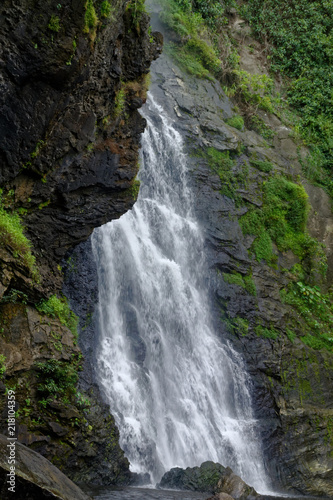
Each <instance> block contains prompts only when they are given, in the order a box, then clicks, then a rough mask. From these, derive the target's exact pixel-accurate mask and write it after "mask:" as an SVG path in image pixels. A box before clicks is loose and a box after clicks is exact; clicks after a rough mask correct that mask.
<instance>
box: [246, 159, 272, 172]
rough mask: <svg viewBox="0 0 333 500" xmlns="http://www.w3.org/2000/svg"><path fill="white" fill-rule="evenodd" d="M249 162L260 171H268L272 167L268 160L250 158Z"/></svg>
mask: <svg viewBox="0 0 333 500" xmlns="http://www.w3.org/2000/svg"><path fill="white" fill-rule="evenodd" d="M250 164H251V165H252V167H255V168H257V169H258V170H261V172H266V173H268V172H270V171H271V170H272V169H273V164H272V163H271V162H270V161H261V160H250Z"/></svg>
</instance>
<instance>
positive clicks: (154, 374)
mask: <svg viewBox="0 0 333 500" xmlns="http://www.w3.org/2000/svg"><path fill="white" fill-rule="evenodd" d="M144 115H145V117H146V119H147V122H148V123H147V129H146V131H145V133H144V135H143V139H142V159H141V169H140V174H139V176H140V180H141V189H140V194H139V197H138V200H137V202H136V204H135V206H134V207H133V209H132V210H131V211H129V212H128V213H126V214H125V215H124V216H123V217H121V218H120V219H119V220H118V221H113V222H111V223H109V224H106V225H105V226H103V227H101V228H99V229H98V230H95V232H94V235H93V248H94V255H95V259H96V262H97V268H98V270H99V271H98V272H99V325H100V344H99V349H98V353H97V373H98V377H99V382H100V385H101V387H102V389H103V391H104V393H105V396H106V398H107V399H108V401H109V402H110V405H111V410H112V413H113V415H114V416H115V418H116V421H117V424H118V426H119V429H120V435H121V446H122V448H123V449H124V450H125V453H126V455H127V457H128V458H129V460H130V462H131V466H132V470H134V471H136V472H143V471H144V472H146V471H149V472H150V473H151V475H152V476H153V478H154V479H156V480H158V479H159V478H160V477H161V475H162V474H163V473H164V472H165V471H166V470H168V469H170V468H171V467H174V466H180V467H188V466H195V465H200V464H201V462H203V461H205V460H213V461H216V462H220V463H222V464H224V465H228V466H230V467H231V468H232V469H233V470H234V471H235V472H237V473H238V474H239V475H240V476H241V477H242V478H243V479H244V480H245V481H247V482H248V483H250V484H252V485H253V486H254V487H255V488H257V489H258V490H259V491H265V490H267V488H266V484H265V472H264V468H263V465H262V463H263V461H262V456H261V451H260V446H258V444H257V437H256V421H255V420H254V418H253V415H252V411H251V399H250V394H249V391H248V388H247V386H248V382H247V374H246V371H245V368H244V364H243V362H242V359H241V357H240V356H239V354H237V353H236V352H235V351H234V350H233V349H232V347H231V346H230V345H228V344H223V343H222V342H221V340H220V339H218V338H217V337H216V335H215V333H214V331H213V329H212V326H211V320H210V312H209V305H208V296H207V295H208V294H207V291H206V290H205V286H204V282H203V278H202V276H203V275H204V274H205V273H204V269H205V258H204V253H203V237H202V234H201V231H200V228H199V226H198V224H197V222H196V221H195V218H194V211H193V203H194V200H193V195H192V193H191V190H190V189H189V186H188V183H187V180H188V173H187V166H186V156H185V155H184V153H183V148H182V139H181V136H180V134H179V133H178V132H177V131H176V130H175V129H174V127H173V125H172V122H171V120H170V119H169V118H168V117H167V116H166V115H165V114H164V111H163V109H162V108H161V107H160V106H159V105H158V104H157V103H156V102H154V100H153V98H152V97H151V96H150V97H149V100H148V104H147V105H146V109H145V111H144Z"/></svg>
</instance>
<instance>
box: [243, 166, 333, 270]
mask: <svg viewBox="0 0 333 500" xmlns="http://www.w3.org/2000/svg"><path fill="white" fill-rule="evenodd" d="M307 199H308V197H307V194H306V192H305V190H304V188H303V186H300V185H298V184H295V183H294V182H291V181H288V180H287V179H285V178H284V177H283V176H281V175H279V176H274V177H271V178H270V179H269V180H268V181H267V182H265V183H264V184H263V205H262V207H261V208H260V209H259V208H251V209H250V210H249V211H248V212H247V213H246V214H245V215H244V216H243V217H242V218H241V219H240V224H241V227H242V230H243V233H244V234H252V235H256V236H257V237H256V239H255V240H254V242H253V245H252V250H253V253H254V254H255V256H256V259H257V260H258V261H261V260H262V259H264V260H266V261H267V262H268V263H270V264H273V263H274V262H275V261H276V259H277V257H276V255H275V254H274V252H273V242H274V243H275V244H276V246H277V248H278V249H279V250H280V251H281V252H285V251H287V250H292V251H293V253H294V254H295V255H297V256H298V257H299V258H300V260H301V261H302V262H303V264H304V265H306V266H307V267H308V272H309V273H310V274H311V272H320V273H321V274H322V275H325V272H326V260H325V256H324V253H323V250H322V248H321V246H320V244H319V243H318V242H317V240H315V239H314V238H311V237H310V236H309V235H308V234H307V232H306V222H307V215H308V201H307Z"/></svg>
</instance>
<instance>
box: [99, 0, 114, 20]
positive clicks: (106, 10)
mask: <svg viewBox="0 0 333 500" xmlns="http://www.w3.org/2000/svg"><path fill="white" fill-rule="evenodd" d="M112 11H113V8H112V7H111V4H110V2H108V0H104V1H103V2H102V5H101V17H102V18H105V19H107V18H109V17H111V14H112Z"/></svg>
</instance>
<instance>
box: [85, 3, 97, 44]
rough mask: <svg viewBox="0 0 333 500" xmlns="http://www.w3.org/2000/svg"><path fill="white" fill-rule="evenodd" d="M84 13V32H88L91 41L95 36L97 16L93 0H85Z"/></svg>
mask: <svg viewBox="0 0 333 500" xmlns="http://www.w3.org/2000/svg"><path fill="white" fill-rule="evenodd" d="M85 9H86V11H85V14H84V23H85V25H84V29H83V32H84V33H87V34H88V33H89V36H90V39H91V41H92V42H93V41H94V40H95V38H96V29H97V25H98V16H97V14H96V10H95V7H94V2H93V0H87V2H86V4H85Z"/></svg>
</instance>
